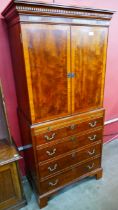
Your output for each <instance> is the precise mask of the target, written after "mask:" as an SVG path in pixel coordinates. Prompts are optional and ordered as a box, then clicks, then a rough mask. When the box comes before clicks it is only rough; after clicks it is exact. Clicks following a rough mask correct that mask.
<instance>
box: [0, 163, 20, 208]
mask: <svg viewBox="0 0 118 210" xmlns="http://www.w3.org/2000/svg"><path fill="white" fill-rule="evenodd" d="M20 202H22V192H21V186H20V181H19V175H18V172H17V166H16V163H15V162H13V163H9V164H6V165H3V166H0V209H1V210H4V209H15V207H16V205H18V204H19V205H20ZM10 207H11V208H10ZM17 207H18V206H17ZM17 207H16V208H17ZM21 207H22V203H21Z"/></svg>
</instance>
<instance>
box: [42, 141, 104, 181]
mask: <svg viewBox="0 0 118 210" xmlns="http://www.w3.org/2000/svg"><path fill="white" fill-rule="evenodd" d="M99 154H101V144H96V145H94V146H90V147H88V148H86V149H84V150H81V151H78V150H73V152H71V154H68V155H66V156H65V157H61V158H57V159H56V160H52V161H49V162H48V163H45V164H43V165H39V173H40V178H43V177H46V176H49V175H52V174H54V173H56V172H58V171H60V170H62V169H64V168H67V167H69V166H71V165H74V164H77V163H80V162H81V161H86V160H87V159H89V158H92V157H95V156H96V155H99Z"/></svg>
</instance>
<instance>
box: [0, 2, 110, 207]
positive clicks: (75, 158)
mask: <svg viewBox="0 0 118 210" xmlns="http://www.w3.org/2000/svg"><path fill="white" fill-rule="evenodd" d="M2 14H3V16H4V17H5V18H6V20H7V23H8V31H9V40H10V46H11V54H12V61H13V69H14V77H15V83H16V93H17V99H18V115H19V121H20V128H21V133H22V139H23V144H24V145H25V146H27V147H29V149H28V150H27V151H26V152H25V161H26V166H27V172H28V174H29V175H30V178H31V179H32V180H33V183H34V185H35V187H36V191H37V194H38V201H39V205H40V207H41V208H42V207H44V206H45V205H46V204H47V201H48V197H50V196H51V195H52V194H53V193H55V192H56V191H57V190H59V189H62V188H63V187H64V186H67V185H68V184H71V183H73V182H75V181H78V180H80V179H82V178H84V177H87V176H93V175H95V176H96V178H97V179H99V178H101V177H102V167H101V156H102V135H103V123H104V109H103V93H104V79H105V67H106V52H107V40H108V27H109V23H110V20H111V18H112V15H113V12H112V11H106V10H96V9H89V8H77V7H72V6H62V5H56V4H45V3H39V2H38V1H36V2H32V1H20V0H14V1H13V0H12V1H11V3H10V4H9V5H8V7H7V8H6V9H5V10H4V11H3V13H2ZM31 145H32V147H31Z"/></svg>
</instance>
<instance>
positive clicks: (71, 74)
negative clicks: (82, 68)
mask: <svg viewBox="0 0 118 210" xmlns="http://www.w3.org/2000/svg"><path fill="white" fill-rule="evenodd" d="M67 77H68V78H73V77H75V73H73V72H72V73H68V74H67Z"/></svg>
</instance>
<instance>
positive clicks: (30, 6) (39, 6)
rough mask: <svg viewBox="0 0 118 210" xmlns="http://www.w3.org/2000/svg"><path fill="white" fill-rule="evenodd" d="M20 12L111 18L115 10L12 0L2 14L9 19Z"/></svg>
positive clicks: (40, 14) (39, 14) (101, 18)
mask: <svg viewBox="0 0 118 210" xmlns="http://www.w3.org/2000/svg"><path fill="white" fill-rule="evenodd" d="M19 14H20V15H22V14H23V15H25V14H26V15H38V16H42V15H47V16H64V17H76V18H85V17H86V18H90V19H100V20H110V19H111V18H112V15H113V14H114V11H109V10H98V9H91V8H82V7H81V8H80V7H72V6H62V5H55V4H45V3H37V2H28V1H20V0H12V1H11V2H10V4H9V5H8V6H7V7H6V9H5V10H4V11H3V12H2V15H3V16H4V17H5V18H6V19H8V20H10V19H11V17H14V16H16V15H19Z"/></svg>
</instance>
